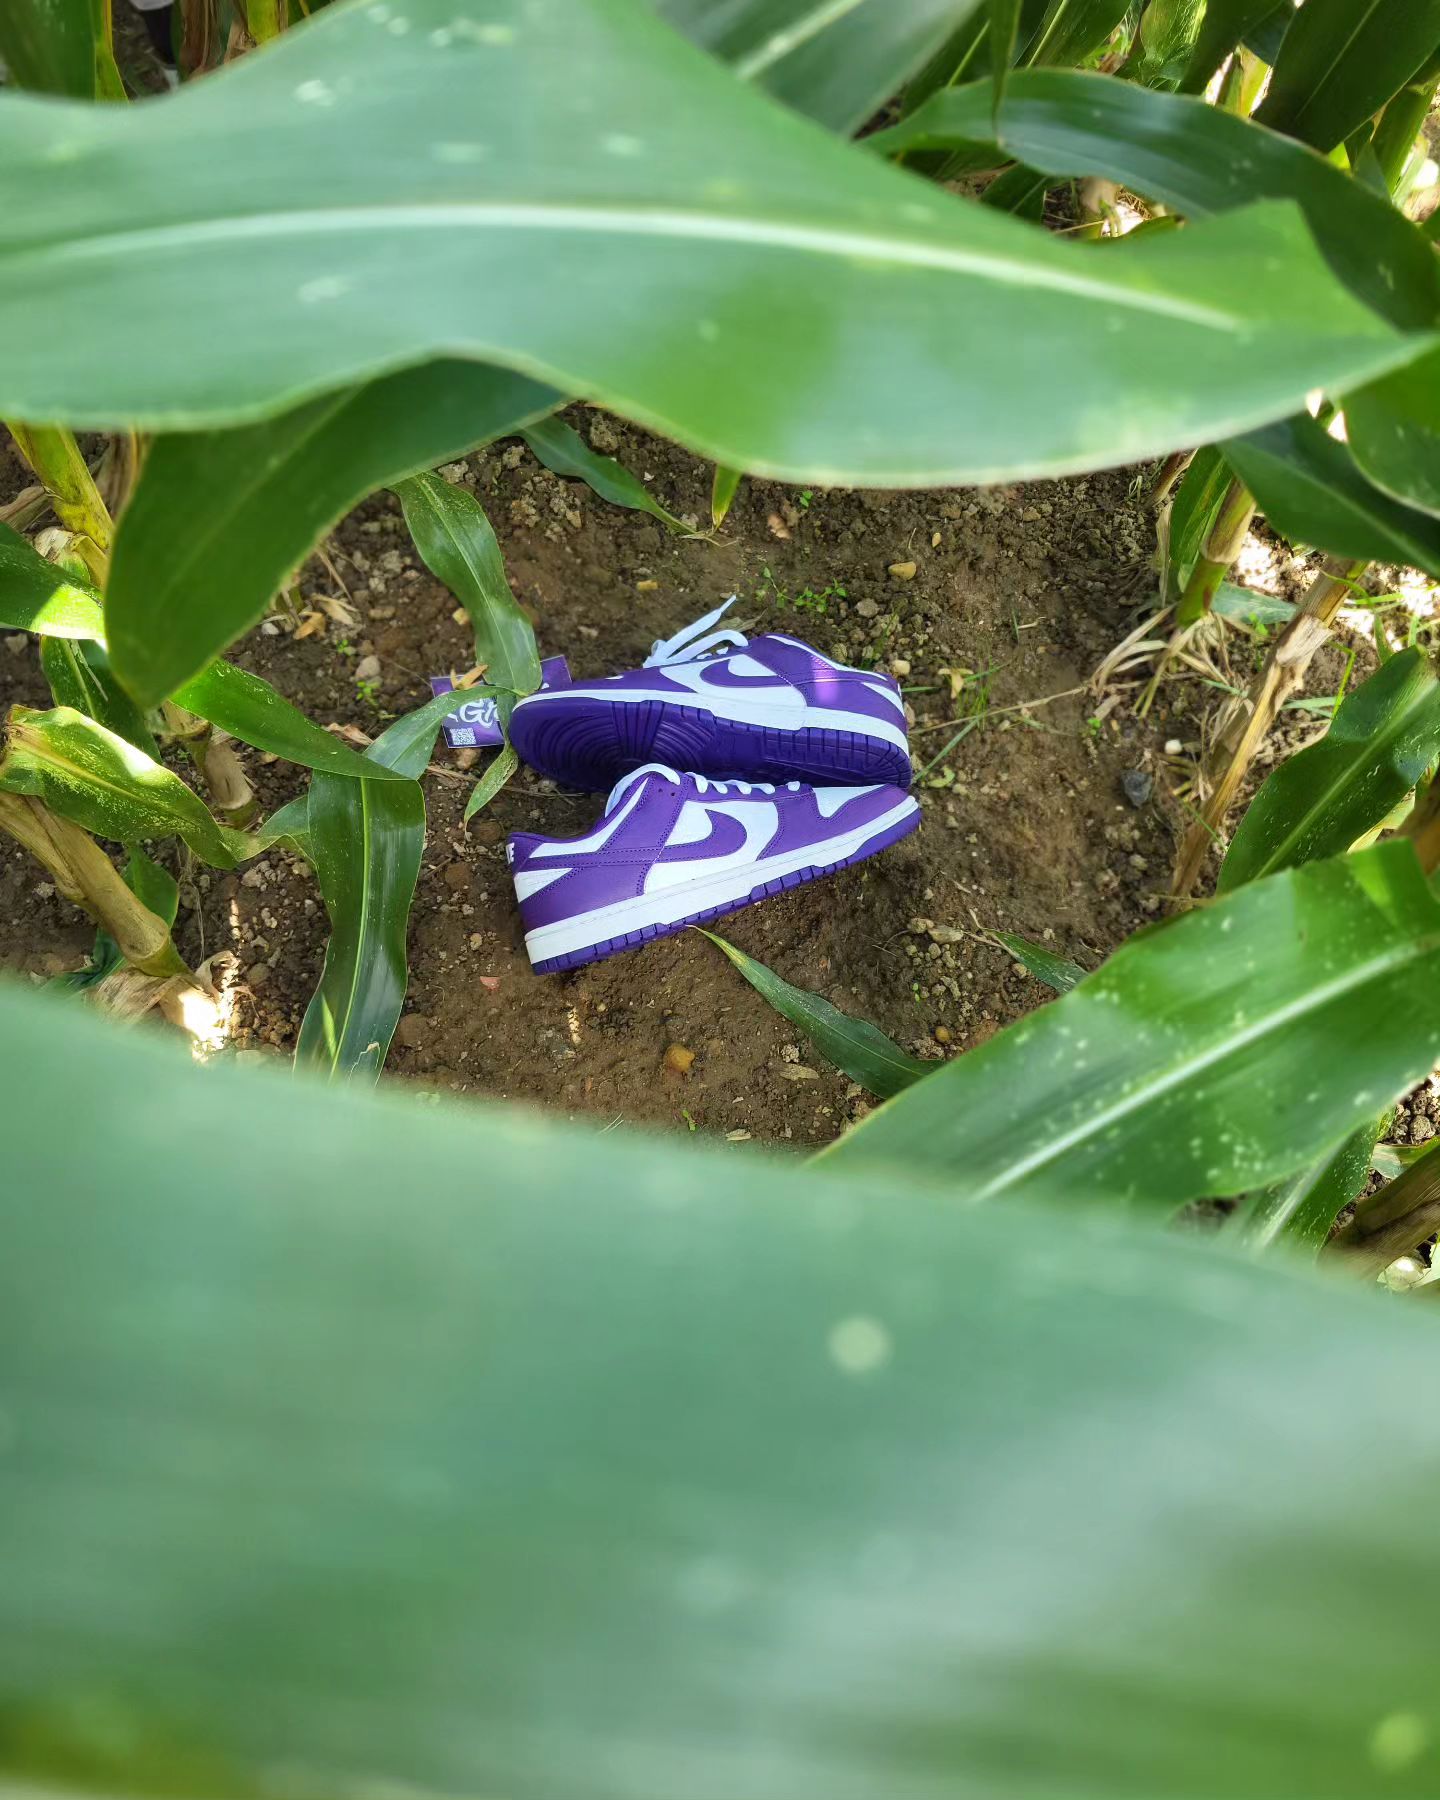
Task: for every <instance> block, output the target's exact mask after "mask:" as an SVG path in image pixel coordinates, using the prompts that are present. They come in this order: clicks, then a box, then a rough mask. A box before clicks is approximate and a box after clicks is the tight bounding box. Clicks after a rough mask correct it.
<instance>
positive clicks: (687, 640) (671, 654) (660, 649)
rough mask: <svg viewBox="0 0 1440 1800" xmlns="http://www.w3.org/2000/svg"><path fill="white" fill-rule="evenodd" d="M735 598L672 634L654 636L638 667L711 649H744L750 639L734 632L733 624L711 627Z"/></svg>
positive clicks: (690, 657) (655, 666)
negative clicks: (646, 654) (647, 653)
mask: <svg viewBox="0 0 1440 1800" xmlns="http://www.w3.org/2000/svg"><path fill="white" fill-rule="evenodd" d="M738 597H739V596H738V595H736V594H732V595H731V596H730V598H729V599H728V600H727V601H726V602H725V604H724V605H723V606H717V607H716V608H715V610H714V612H709V613H706V615H705V617H704V618H703V619H696V620H695V622H694V624H693V625H687V626H686V627H685V628H684V630H683V631H677V632H676V633H675V635H674V637H668V638H656V640H655V642H654V643H653V644H652V645H651V646H650V654H649V655H648V656H647V657H646V658H645V661H644V662H643V663H642V664H641V665H640V666H641V667H642V668H644V669H658V668H659V667H661V665H662V664H664V663H674V662H693V661H694V660H695V658H696V657H697V656H708V655H709V654H710V652H711V651H712V650H743V649H744V647H745V645H746V644H748V643H749V641H750V640H749V638H747V637H746V635H745V633H744V632H743V631H737V630H736V628H735V627H734V626H733V625H722V626H721V627H720V629H719V630H718V631H712V630H711V629H710V628H711V626H712V625H715V624H717V623H718V622H719V621H720V620H721V619H722V618H724V616H725V614H726V613H727V612H729V610H730V608H731V607H732V606H733V605H734V604H735V602H736V600H737V599H738ZM707 632H709V636H708V637H707V636H706V635H705V633H707Z"/></svg>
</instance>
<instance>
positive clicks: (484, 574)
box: [394, 474, 540, 694]
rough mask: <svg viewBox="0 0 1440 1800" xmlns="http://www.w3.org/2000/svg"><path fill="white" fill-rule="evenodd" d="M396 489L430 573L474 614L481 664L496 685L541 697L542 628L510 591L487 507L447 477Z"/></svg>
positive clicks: (414, 479)
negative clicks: (537, 644) (537, 635)
mask: <svg viewBox="0 0 1440 1800" xmlns="http://www.w3.org/2000/svg"><path fill="white" fill-rule="evenodd" d="M394 488H395V493H396V495H397V496H398V498H399V501H400V504H401V506H402V507H404V509H405V523H406V525H408V526H409V528H410V535H411V537H412V538H413V539H414V540H415V548H416V549H417V550H418V551H419V552H420V555H421V556H422V557H423V558H424V561H425V565H426V567H427V568H428V569H429V570H430V572H431V574H432V575H434V576H435V577H436V578H437V579H438V580H440V581H442V582H443V583H444V584H445V586H446V587H447V588H449V590H450V592H451V593H452V594H453V595H454V596H455V598H456V599H457V600H458V601H459V602H460V604H461V605H462V606H463V607H464V608H465V611H466V612H467V613H468V614H469V616H470V625H471V628H472V630H473V631H474V633H475V661H476V663H477V664H479V666H480V667H482V668H484V669H485V670H486V671H487V672H488V674H489V677H490V680H491V682H492V683H493V684H494V685H495V686H496V687H501V688H507V689H509V690H510V691H511V692H512V693H516V694H533V693H534V692H535V690H536V688H538V687H539V685H540V652H539V651H538V650H537V649H536V647H535V630H534V627H533V626H532V625H531V623H530V621H529V619H528V618H527V617H526V615H525V611H524V609H523V607H521V605H520V603H519V601H518V600H517V599H516V598H515V596H514V594H512V593H511V592H510V583H509V582H508V581H507V580H506V579H505V560H504V558H503V557H502V556H501V554H500V545H499V543H498V542H497V541H496V538H495V531H494V528H493V526H492V525H491V523H490V521H489V519H487V518H486V516H485V509H484V507H482V506H481V504H480V502H479V501H478V500H477V499H476V498H475V496H474V495H473V494H472V493H470V492H469V491H468V490H467V489H465V488H458V487H452V486H451V485H450V483H449V482H448V481H445V480H444V479H442V477H440V476H439V475H431V474H425V475H412V476H411V477H410V479H409V480H408V481H400V482H396V483H395V484H394Z"/></svg>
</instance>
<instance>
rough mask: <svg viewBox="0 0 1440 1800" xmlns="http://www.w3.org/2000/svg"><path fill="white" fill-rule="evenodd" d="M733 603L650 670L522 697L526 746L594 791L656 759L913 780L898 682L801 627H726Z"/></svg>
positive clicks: (707, 767)
mask: <svg viewBox="0 0 1440 1800" xmlns="http://www.w3.org/2000/svg"><path fill="white" fill-rule="evenodd" d="M733 603H734V596H733V595H732V596H731V598H730V599H729V600H727V601H726V602H725V605H724V606H721V607H719V608H717V609H716V610H715V611H714V612H712V613H709V614H707V615H706V616H705V617H704V618H703V619H697V620H696V622H695V623H694V624H693V625H690V626H687V627H686V628H685V630H684V631H681V632H677V633H676V635H675V636H674V637H672V638H664V639H662V640H661V641H660V642H658V643H657V644H656V645H655V646H654V648H653V649H652V651H651V653H650V655H649V656H648V657H646V659H645V663H644V666H643V667H642V668H639V669H633V670H631V671H630V672H629V673H628V674H625V675H611V676H607V677H602V678H601V679H600V680H598V681H577V682H575V683H573V684H572V685H571V686H569V687H557V688H553V689H550V690H548V691H547V692H543V693H539V694H531V695H529V696H528V697H527V698H526V699H524V700H521V701H520V702H519V704H518V705H517V706H516V708H515V710H514V713H513V714H512V715H511V719H510V742H511V743H512V745H513V746H514V747H515V750H516V751H517V753H518V754H519V755H520V756H521V757H522V758H523V759H524V761H526V762H527V763H529V765H530V767H531V768H532V769H536V770H538V771H539V773H540V774H542V775H547V776H549V777H550V778H551V779H552V780H554V781H558V782H561V783H563V784H564V785H565V786H566V787H577V788H585V789H588V790H590V791H592V792H603V791H604V789H606V788H608V787H609V786H610V784H611V782H612V781H614V780H615V778H616V776H617V775H622V774H624V773H626V771H628V770H631V769H636V768H639V767H640V766H641V765H642V764H644V763H647V762H663V763H667V764H673V765H674V766H675V767H677V768H681V769H694V770H697V771H699V772H700V773H701V774H705V775H717V776H721V777H724V778H739V779H742V780H747V781H785V780H787V779H789V778H790V777H792V776H798V777H800V778H801V779H802V780H805V781H810V782H821V783H827V782H835V783H840V784H844V783H847V782H848V783H851V784H874V783H883V784H885V785H887V786H890V787H906V786H908V785H909V781H910V752H909V747H908V740H907V737H906V732H905V703H904V701H903V700H902V699H901V697H900V689H899V687H898V685H897V684H896V682H895V681H894V680H893V679H892V678H891V677H890V676H889V675H883V674H880V673H879V672H877V671H873V670H869V669H847V668H846V667H845V665H844V664H843V663H837V662H831V660H830V659H829V657H826V656H822V655H821V654H820V652H819V651H818V650H813V649H811V647H810V646H809V645H808V644H802V643H800V642H799V641H798V639H796V638H790V637H782V636H780V635H778V634H776V633H769V634H767V635H766V636H764V637H752V638H748V639H747V638H746V636H745V635H744V633H743V632H740V631H737V630H736V629H735V628H734V627H733V626H719V627H718V629H717V625H718V621H719V620H720V618H721V617H722V616H723V614H724V613H725V611H726V608H728V607H729V606H731V605H732V604H733Z"/></svg>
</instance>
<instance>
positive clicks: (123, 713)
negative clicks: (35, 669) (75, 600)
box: [40, 637, 160, 760]
mask: <svg viewBox="0 0 1440 1800" xmlns="http://www.w3.org/2000/svg"><path fill="white" fill-rule="evenodd" d="M40 667H41V668H42V669H43V670H44V671H45V679H46V681H48V682H49V684H50V692H51V694H52V696H53V697H54V700H55V704H56V705H57V706H73V707H74V708H75V710H76V711H77V712H82V713H85V714H87V715H88V716H89V717H90V718H92V719H94V720H95V721H96V723H97V724H100V725H103V726H104V727H105V729H106V730H107V731H113V732H115V733H116V735H117V736H119V737H122V738H124V739H125V740H126V741H127V743H131V744H134V745H135V746H136V748H137V749H140V750H143V751H144V752H145V754H146V755H147V756H150V757H154V758H156V759H157V760H158V758H159V755H160V751H159V748H158V746H157V745H156V743H155V739H154V738H153V737H152V736H151V733H150V727H149V726H148V725H147V724H146V723H145V715H144V714H143V713H142V712H141V710H140V708H139V707H138V706H136V704H135V702H134V701H133V700H132V699H131V698H130V696H129V694H127V693H126V692H125V690H124V688H122V687H121V685H120V683H119V682H118V681H116V679H115V677H114V675H113V673H112V672H111V669H110V659H109V657H108V656H107V654H106V652H105V649H104V646H103V645H101V644H96V643H85V642H83V641H81V640H79V639H77V638H68V637H42V638H41V640H40Z"/></svg>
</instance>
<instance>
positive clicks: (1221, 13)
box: [1180, 0, 1289, 94]
mask: <svg viewBox="0 0 1440 1800" xmlns="http://www.w3.org/2000/svg"><path fill="white" fill-rule="evenodd" d="M1286 4H1287V7H1288V4H1289V0H1286ZM1275 10H1276V8H1275V0H1205V12H1204V15H1203V17H1202V18H1201V20H1200V29H1199V31H1198V33H1197V34H1196V37H1195V45H1194V48H1193V49H1192V50H1191V52H1190V60H1189V61H1188V62H1187V63H1186V65H1185V72H1184V74H1183V75H1181V77H1180V92H1181V93H1182V94H1199V93H1203V92H1204V90H1205V88H1206V87H1207V86H1208V85H1209V82H1210V77H1211V76H1212V75H1213V74H1214V73H1215V71H1216V70H1217V69H1218V68H1219V67H1220V65H1221V63H1222V62H1224V60H1225V58H1226V57H1227V56H1228V55H1229V54H1230V52H1231V51H1232V50H1233V49H1234V48H1235V47H1236V45H1237V44H1239V43H1240V42H1241V40H1242V39H1243V38H1244V37H1245V34H1246V33H1247V32H1248V31H1252V30H1253V29H1254V28H1255V27H1256V26H1257V25H1259V24H1260V23H1261V21H1262V20H1264V19H1266V18H1268V17H1269V15H1270V14H1271V13H1272V12H1274V11H1275Z"/></svg>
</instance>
